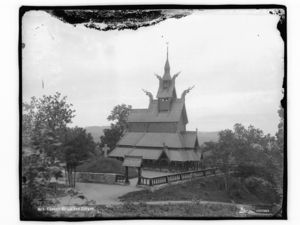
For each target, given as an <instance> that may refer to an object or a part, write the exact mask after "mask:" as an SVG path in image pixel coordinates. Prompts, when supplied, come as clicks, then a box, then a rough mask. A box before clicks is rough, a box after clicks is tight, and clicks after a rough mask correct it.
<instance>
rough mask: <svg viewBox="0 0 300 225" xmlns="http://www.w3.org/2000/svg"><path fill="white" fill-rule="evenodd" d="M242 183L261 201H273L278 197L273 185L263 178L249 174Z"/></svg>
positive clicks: (277, 199) (276, 200)
mask: <svg viewBox="0 0 300 225" xmlns="http://www.w3.org/2000/svg"><path fill="white" fill-rule="evenodd" d="M244 183H245V186H246V187H247V189H248V190H249V191H250V192H251V193H253V194H254V195H256V196H257V197H258V198H259V199H261V200H262V201H263V202H268V203H275V202H278V201H279V199H280V197H279V196H278V194H277V192H276V190H275V189H274V188H273V186H274V185H272V184H271V183H270V182H268V181H266V180H264V179H263V178H260V177H254V176H251V177H248V178H246V179H245V181H244Z"/></svg>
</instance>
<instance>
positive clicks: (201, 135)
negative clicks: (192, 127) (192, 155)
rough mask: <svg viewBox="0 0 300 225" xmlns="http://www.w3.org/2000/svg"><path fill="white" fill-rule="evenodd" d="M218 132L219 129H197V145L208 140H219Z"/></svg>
mask: <svg viewBox="0 0 300 225" xmlns="http://www.w3.org/2000/svg"><path fill="white" fill-rule="evenodd" d="M218 133H219V131H213V132H201V131H198V141H199V145H202V144H204V143H205V142H209V141H213V142H217V141H218V140H219V135H218Z"/></svg>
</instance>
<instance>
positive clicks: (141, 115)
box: [128, 99, 184, 123]
mask: <svg viewBox="0 0 300 225" xmlns="http://www.w3.org/2000/svg"><path fill="white" fill-rule="evenodd" d="M157 105H158V101H157V100H153V101H152V102H151V103H150V105H149V108H148V109H133V110H131V112H130V113H129V116H128V122H129V123H132V122H178V121H179V120H180V117H181V114H182V111H183V109H184V100H182V99H176V100H174V101H173V103H172V107H171V110H170V111H168V112H159V111H158V106H157Z"/></svg>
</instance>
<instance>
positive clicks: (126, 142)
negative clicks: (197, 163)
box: [117, 131, 197, 148]
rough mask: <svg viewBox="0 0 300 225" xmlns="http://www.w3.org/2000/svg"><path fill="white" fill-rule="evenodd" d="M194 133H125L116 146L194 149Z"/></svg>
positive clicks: (195, 136) (195, 138)
mask: <svg viewBox="0 0 300 225" xmlns="http://www.w3.org/2000/svg"><path fill="white" fill-rule="evenodd" d="M196 140H197V135H196V132H194V131H188V132H181V133H143V132H127V133H126V134H125V135H124V136H123V137H122V139H121V140H120V141H119V142H118V144H117V145H118V146H131V147H154V148H162V147H164V146H166V147H167V148H194V147H195V143H196Z"/></svg>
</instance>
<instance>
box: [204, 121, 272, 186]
mask: <svg viewBox="0 0 300 225" xmlns="http://www.w3.org/2000/svg"><path fill="white" fill-rule="evenodd" d="M274 140H275V139H274V137H271V136H270V135H269V134H268V135H264V133H263V131H262V130H260V129H257V128H255V127H253V126H249V127H248V128H247V129H246V128H245V127H244V126H243V125H241V124H235V125H234V129H233V130H223V131H221V132H219V141H218V142H217V143H216V144H215V145H214V146H213V148H212V151H213V159H215V164H217V165H218V166H219V168H220V169H221V170H222V171H223V172H224V179H225V189H226V191H227V192H229V191H230V190H229V184H230V177H231V176H235V177H239V178H241V179H243V180H245V179H247V178H250V177H254V178H255V177H258V178H259V179H256V178H255V179H256V180H260V181H261V180H264V181H266V182H261V183H262V184H267V183H268V184H275V171H276V165H275V164H274V161H273V158H272V156H271V152H273V150H272V149H271V148H270V146H272V145H270V142H272V141H273V142H274ZM273 144H274V143H273ZM208 146H212V145H208ZM232 170H234V171H235V173H233V174H231V171H232ZM255 179H254V180H255ZM252 180H253V179H252ZM248 181H249V179H248ZM251 184H252V183H251Z"/></svg>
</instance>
